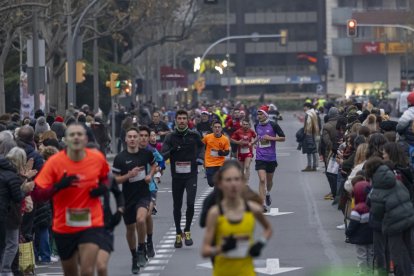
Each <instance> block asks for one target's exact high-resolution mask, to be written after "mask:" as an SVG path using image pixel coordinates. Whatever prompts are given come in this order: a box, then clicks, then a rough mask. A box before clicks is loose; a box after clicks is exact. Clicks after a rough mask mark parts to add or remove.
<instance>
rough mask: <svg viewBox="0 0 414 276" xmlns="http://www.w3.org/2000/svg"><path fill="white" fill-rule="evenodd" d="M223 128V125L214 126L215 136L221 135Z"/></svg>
mask: <svg viewBox="0 0 414 276" xmlns="http://www.w3.org/2000/svg"><path fill="white" fill-rule="evenodd" d="M222 130H223V128H222V127H221V124H214V125H213V133H214V134H215V135H220V134H221V131H222Z"/></svg>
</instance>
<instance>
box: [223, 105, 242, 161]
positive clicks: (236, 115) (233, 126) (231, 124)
mask: <svg viewBox="0 0 414 276" xmlns="http://www.w3.org/2000/svg"><path fill="white" fill-rule="evenodd" d="M240 128H241V120H240V110H239V109H237V108H235V109H234V110H233V116H232V118H230V119H228V120H227V122H226V133H227V135H228V136H229V137H231V136H232V135H233V133H234V132H236V131H237V130H239V129H240ZM230 145H231V157H232V158H236V157H237V148H238V146H237V144H235V143H233V142H231V141H230Z"/></svg>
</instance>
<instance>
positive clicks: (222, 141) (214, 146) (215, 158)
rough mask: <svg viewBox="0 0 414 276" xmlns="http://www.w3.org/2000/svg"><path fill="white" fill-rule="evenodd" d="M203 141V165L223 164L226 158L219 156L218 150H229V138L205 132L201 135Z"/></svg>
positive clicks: (216, 165) (217, 165)
mask: <svg viewBox="0 0 414 276" xmlns="http://www.w3.org/2000/svg"><path fill="white" fill-rule="evenodd" d="M203 143H204V144H205V145H206V152H205V155H204V162H205V166H206V167H207V168H208V167H220V166H223V164H224V161H225V160H226V158H225V157H224V156H219V155H218V151H219V150H229V149H230V141H229V139H228V138H227V137H226V136H224V135H221V136H220V137H219V138H217V137H216V136H214V133H210V134H207V135H206V136H204V137H203Z"/></svg>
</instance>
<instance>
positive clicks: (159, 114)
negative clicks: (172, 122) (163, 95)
mask: <svg viewBox="0 0 414 276" xmlns="http://www.w3.org/2000/svg"><path fill="white" fill-rule="evenodd" d="M154 114H158V116H160V117H161V112H159V111H154V112H152V116H154Z"/></svg>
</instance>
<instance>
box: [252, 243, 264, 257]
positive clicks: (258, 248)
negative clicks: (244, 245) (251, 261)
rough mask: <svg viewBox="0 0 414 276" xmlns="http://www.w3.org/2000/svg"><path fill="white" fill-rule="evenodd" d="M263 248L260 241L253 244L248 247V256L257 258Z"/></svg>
mask: <svg viewBox="0 0 414 276" xmlns="http://www.w3.org/2000/svg"><path fill="white" fill-rule="evenodd" d="M264 247H265V244H264V243H263V242H262V241H257V242H255V243H254V244H253V245H252V247H250V250H249V255H250V256H252V257H259V256H260V253H262V249H263V248H264Z"/></svg>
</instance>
